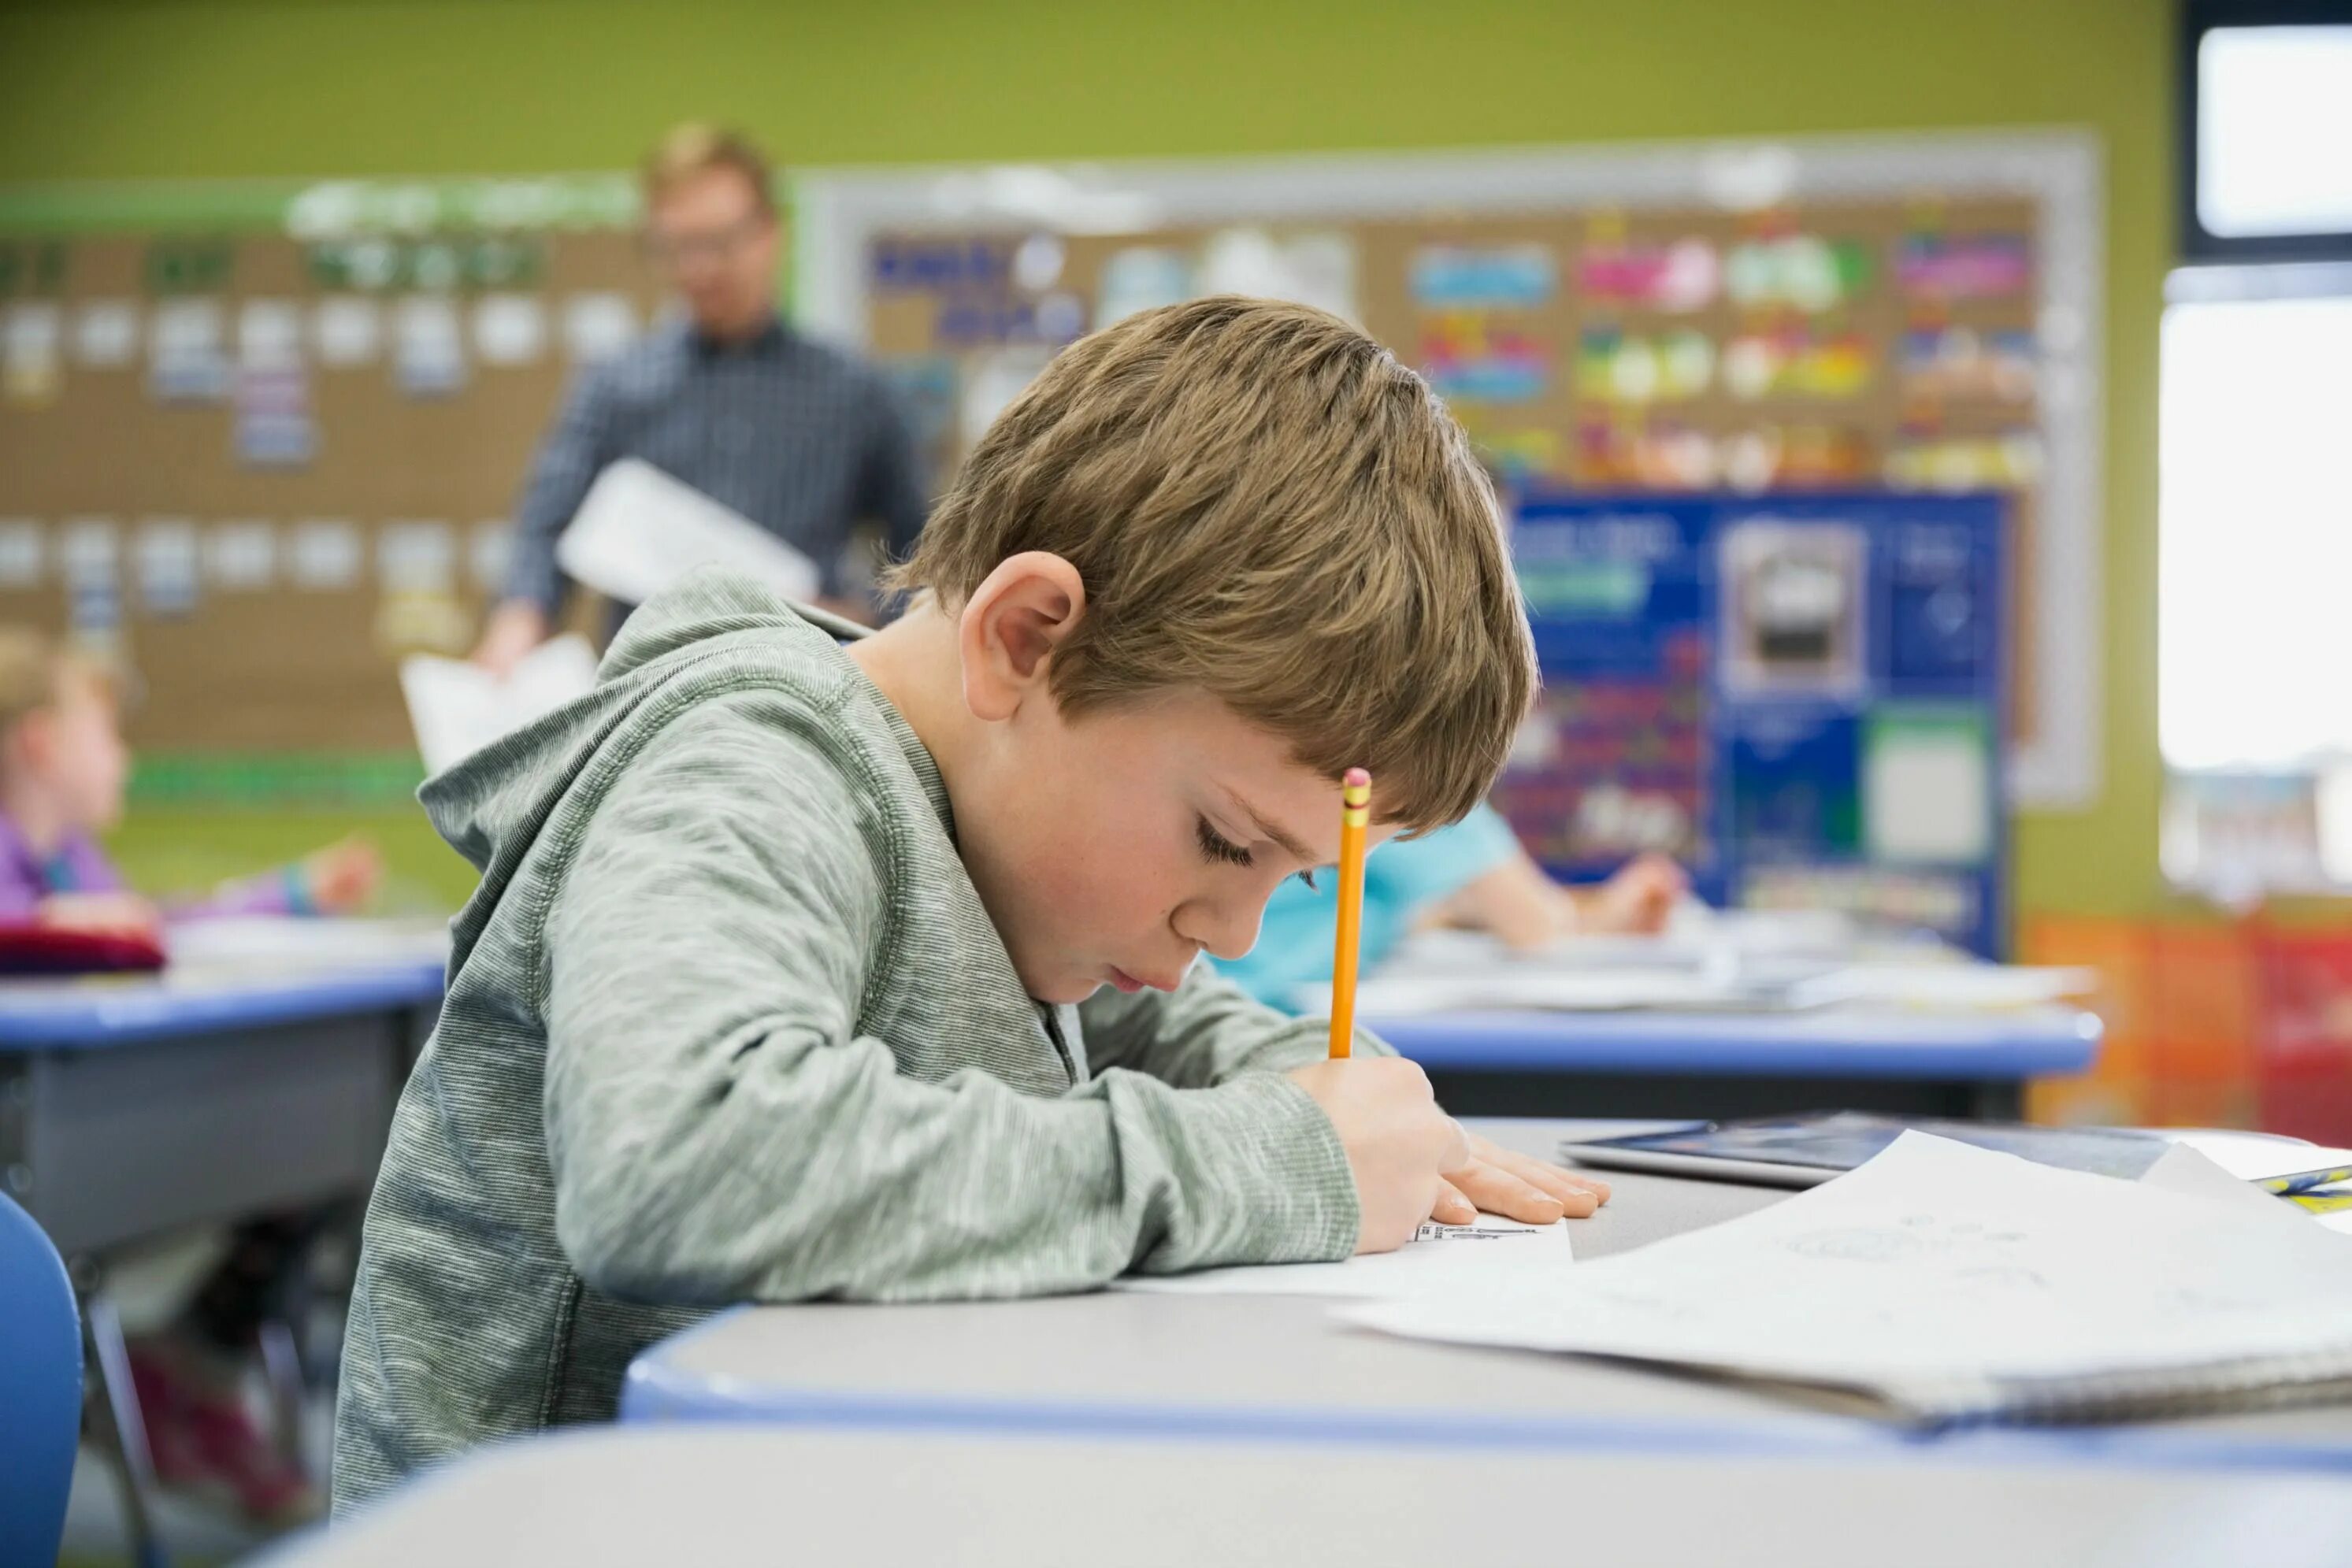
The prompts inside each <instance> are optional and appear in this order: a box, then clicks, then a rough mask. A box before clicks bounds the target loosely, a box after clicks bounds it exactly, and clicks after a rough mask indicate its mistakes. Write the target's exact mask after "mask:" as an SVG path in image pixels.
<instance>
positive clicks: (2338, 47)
mask: <svg viewBox="0 0 2352 1568" xmlns="http://www.w3.org/2000/svg"><path fill="white" fill-rule="evenodd" d="M2181 47H2182V59H2181V75H2182V81H2183V83H2184V84H2185V93H2184V101H2183V113H2182V117H2181V136H2180V142H2181V155H2182V156H2181V166H2182V171H2183V175H2184V183H2185V185H2186V189H2185V190H2184V191H2183V192H2182V200H2181V242H2182V243H2181V249H2182V251H2183V253H2184V254H2185V255H2186V256H2189V258H2191V259H2194V260H2200V261H2223V260H2230V261H2251V260H2254V259H2257V258H2288V257H2299V258H2305V259H2334V260H2345V259H2352V157H2347V155H2346V149H2347V148H2352V0H2189V3H2188V5H2187V8H2186V10H2185V12H2184V14H2183V26H2182V33H2181Z"/></svg>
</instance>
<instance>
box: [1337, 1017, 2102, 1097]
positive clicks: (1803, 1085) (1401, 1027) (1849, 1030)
mask: <svg viewBox="0 0 2352 1568" xmlns="http://www.w3.org/2000/svg"><path fill="white" fill-rule="evenodd" d="M1364 1021H1365V1027H1366V1028H1368V1029H1370V1030H1372V1032H1373V1033H1375V1034H1377V1035H1379V1036H1380V1037H1381V1039H1382V1040H1387V1041H1388V1042H1389V1043H1390V1044H1391V1045H1393V1046H1395V1047H1396V1048H1397V1050H1399V1051H1402V1052H1403V1053H1404V1054H1405V1055H1407V1056H1409V1057H1412V1059H1413V1060H1414V1061H1418V1062H1420V1063H1421V1064H1422V1066H1423V1067H1425V1068H1427V1069H1428V1070H1429V1076H1430V1081H1431V1082H1433V1083H1434V1084H1435V1085H1436V1087H1437V1094H1438V1098H1439V1099H1440V1100H1441V1101H1442V1102H1443V1103H1444V1104H1445V1106H1446V1108H1447V1109H1448V1110H1451V1111H1454V1112H1455V1113H1458V1114H1461V1115H1465V1116H1568V1115H1575V1116H1643V1117H1661V1116H1674V1117H1683V1118H1691V1117H1707V1118H1727V1117H1733V1116H1769V1115H1782V1114H1786V1113H1790V1112H1795V1111H1831V1110H1854V1111H1884V1112H1888V1113H1895V1114H1908V1115H1921V1116H1980V1117H1991V1118H1995V1119H2000V1120H2014V1119H2015V1118H2016V1117H2017V1116H2018V1114H2019V1113H2020V1110H2021V1104H2022V1094H2023V1089H2024V1083H2025V1081H2026V1080H2027V1079H2028V1078H2033V1077H2039V1076H2042V1075H2045V1074H2053V1073H2074V1072H2084V1071H2089V1069H2090V1067H2091V1064H2092V1062H2093V1061H2095V1060H2096V1058H2097V1056H2098V1051H2099V1036H2100V1026H2099V1020H2098V1019H2096V1018H2095V1017H2093V1016H2092V1015H2091V1014H2089V1013H2085V1012H2079V1011H2077V1010H2075V1009H2071V1008H2037V1009H2023V1010H2019V1011H2015V1012H1987V1013H1978V1014H1964V1013H1933V1012H1922V1011H1900V1010H1895V1009H1823V1010H1816V1011H1804V1012H1794V1013H1685V1012H1665V1011H1655V1012H1653V1011H1638V1012H1636V1011H1627V1012H1581V1013H1579V1012H1470V1013H1425V1014H1416V1015H1412V1016H1409V1017H1402V1018H1386V1019H1383V1018H1367V1019H1365V1020H1364Z"/></svg>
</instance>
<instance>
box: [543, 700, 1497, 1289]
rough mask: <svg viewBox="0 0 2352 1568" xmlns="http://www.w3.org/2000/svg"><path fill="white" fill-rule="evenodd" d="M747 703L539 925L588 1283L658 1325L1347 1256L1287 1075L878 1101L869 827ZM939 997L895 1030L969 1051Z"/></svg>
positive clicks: (669, 758)
mask: <svg viewBox="0 0 2352 1568" xmlns="http://www.w3.org/2000/svg"><path fill="white" fill-rule="evenodd" d="M772 701H773V699H771V698H768V697H766V696H765V695H747V696H743V697H737V698H732V699H729V700H728V701H727V702H723V703H715V704H710V705H707V706H706V707H704V708H703V709H701V710H698V712H696V713H694V714H690V715H688V716H685V717H682V718H680V719H678V720H677V721H676V722H674V723H673V724H672V725H671V726H670V727H668V728H667V730H665V731H664V732H663V733H662V734H661V735H659V736H657V737H656V738H655V739H654V741H653V742H652V743H651V744H650V745H649V746H648V747H646V751H645V752H644V754H642V755H641V756H640V757H639V758H636V759H635V761H634V762H633V763H631V764H630V765H629V766H628V768H626V770H625V772H624V773H623V774H622V776H621V777H620V779H618V780H617V781H616V782H615V784H614V787H613V789H612V790H611V792H610V793H609V794H608V795H607V796H606V797H605V799H604V801H603V802H602V803H601V805H600V806H599V807H598V809H597V810H595V812H594V814H593V817H592V818H591V820H590V822H589V825H588V827H587V829H586V831H584V833H583V836H582V839H581V841H580V842H579V844H578V846H577V848H576V851H575V852H574V854H573V858H572V864H571V869H570V871H569V873H567V875H566V877H565V880H564V883H563V885H562V888H561V890H560V891H559V892H558V893H557V894H555V897H554V901H553V904H552V907H551V910H550V912H549V915H548V926H547V934H546V951H547V953H548V971H547V991H546V998H545V1005H544V1017H545V1019H546V1022H547V1029H548V1048H547V1049H548V1062H547V1088H546V1102H545V1113H546V1125H547V1148H548V1155H549V1160H550V1164H551V1168H552V1172H553V1176H554V1179H555V1199H556V1228H557V1233H558V1235H559V1236H560V1237H561V1239H562V1243H563V1247H564V1249H565V1251H566V1253H567V1254H568V1255H569V1256H570V1258H571V1260H572V1265H573V1267H574V1268H576V1269H577V1270H579V1271H580V1272H581V1274H582V1275H583V1277H584V1278H586V1279H587V1280H589V1281H591V1282H593V1283H594V1284H596V1285H597V1286H599V1287H600V1288H603V1289H605V1290H608V1291H614V1292H615V1293H619V1294H623V1295H626V1296H631V1297H635V1298H641V1299H650V1300H660V1301H709V1302H717V1301H733V1300H743V1299H747V1298H749V1299H758V1300H772V1301H775V1300H793V1299H800V1298H806V1297H812V1296H820V1295H841V1296H856V1297H864V1298H883V1299H918V1298H939V1297H949V1296H987V1295H1009V1294H1015V1293H1024V1292H1035V1291H1054V1290H1068V1289H1075V1288H1079V1287H1083V1286H1087V1285H1092V1284H1097V1283H1100V1282H1101V1281H1106V1280H1108V1279H1110V1278H1112V1277H1113V1276H1115V1275H1117V1274H1119V1273H1121V1272H1124V1271H1127V1270H1129V1269H1133V1268H1144V1269H1150V1270H1179V1269H1188V1268H1197V1267H1202V1266H1205V1265H1210V1264H1217V1263H1228V1262H1244V1261H1275V1260H1304V1259H1330V1258H1339V1257H1344V1256H1346V1255H1347V1253H1348V1252H1349V1250H1350V1249H1352V1248H1354V1247H1355V1246H1356V1244H1357V1241H1358V1227H1359V1208H1358V1205H1357V1198H1356V1191H1355V1186H1354V1183H1353V1182H1352V1181H1351V1178H1350V1174H1349V1173H1350V1155H1349V1151H1350V1149H1351V1148H1352V1147H1353V1146H1354V1145H1350V1144H1347V1143H1345V1142H1344V1141H1343V1140H1344V1139H1345V1138H1346V1137H1348V1136H1350V1135H1351V1134H1346V1133H1345V1132H1344V1131H1340V1130H1335V1126H1334V1123H1333V1120H1332V1119H1331V1118H1330V1117H1328V1116H1327V1115H1326V1114H1325V1113H1324V1112H1323V1111H1322V1110H1320V1109H1318V1103H1317V1101H1316V1099H1315V1098H1313V1097H1311V1096H1310V1094H1309V1093H1308V1092H1306V1091H1305V1090H1303V1089H1302V1088H1301V1086H1300V1085H1299V1084H1298V1083H1296V1082H1291V1081H1289V1080H1287V1079H1286V1078H1283V1077H1281V1076H1278V1075H1272V1074H1262V1075H1251V1076H1248V1077H1246V1078H1244V1079H1241V1080H1237V1081H1236V1082H1233V1083H1230V1084H1227V1085H1225V1086H1223V1087H1222V1088H1216V1089H1207V1090H1201V1091H1195V1092H1182V1091H1179V1090H1176V1089H1174V1088H1171V1087H1170V1086H1168V1085H1166V1084H1164V1083H1160V1082H1152V1081H1150V1080H1149V1079H1145V1078H1143V1077H1140V1076H1139V1075H1136V1074H1132V1073H1114V1074H1111V1075H1110V1076H1109V1077H1108V1078H1105V1079H1097V1080H1096V1081H1095V1082H1091V1083H1089V1084H1087V1086H1086V1087H1085V1088H1084V1089H1082V1090H1077V1091H1075V1092H1069V1093H1066V1094H1063V1095H1060V1096H1059V1097H1045V1096H1040V1095H1035V1094H1026V1095H1024V1094H1022V1093H1019V1092H1015V1091H1014V1090H1013V1089H1012V1088H1010V1087H1008V1086H1007V1085H1006V1084H1005V1083H1003V1082H1001V1081H999V1080H998V1079H997V1078H994V1077H992V1076H990V1075H988V1074H987V1073H986V1072H983V1071H963V1072H961V1073H958V1074H956V1075H955V1076H954V1077H952V1078H950V1079H948V1080H946V1081H945V1082H917V1081H915V1080H913V1079H910V1078H908V1077H905V1076H902V1075H901V1074H900V1073H899V1071H898V1062H897V1061H896V1060H895V1059H894V1057H893V1055H892V1053H891V1051H890V1049H889V1047H888V1046H887V1044H886V1043H885V1042H884V1041H883V1040H879V1039H876V1038H874V1037H872V1036H870V1035H861V1034H859V1033H858V1032H857V1024H858V1020H859V1015H860V1011H861V998H863V997H864V995H865V991H866V985H867V982H868V979H869V977H870V973H871V966H873V965H874V964H876V963H877V962H884V961H887V957H888V955H889V953H890V950H891V946H892V943H893V940H894V933H893V932H892V930H891V929H890V924H891V920H892V915H891V912H890V910H889V909H888V907H887V900H886V898H885V895H884V888H883V884H882V880H881V876H880V873H879V871H878V863H877V853H878V852H879V846H880V844H881V842H882V841H884V839H885V836H886V835H887V833H888V832H889V831H890V829H889V827H888V825H887V822H885V821H880V820H879V819H878V816H877V812H876V811H875V810H874V809H873V806H872V804H871V801H870V799H866V798H864V796H865V795H866V793H870V792H861V791H859V790H857V789H853V788H852V787H851V786H850V785H849V783H848V782H847V780H846V779H845V777H844V775H843V771H842V768H843V766H844V764H843V763H841V762H838V761H836V760H835V758H833V757H832V756H831V755H829V753H828V751H827V750H826V749H825V747H826V746H827V742H826V741H825V740H824V737H820V736H810V735H807V734H806V733H805V732H803V733H799V734H793V733H786V732H785V730H784V729H783V726H784V725H788V724H792V723H794V722H799V723H802V724H804V723H805V719H804V718H802V719H799V720H797V721H796V720H795V719H794V718H793V716H791V715H790V714H788V713H781V712H780V713H778V714H775V715H769V714H767V713H765V712H763V711H762V706H761V705H763V704H766V703H770V702H772ZM730 706H731V707H733V708H734V709H735V710H736V711H735V712H734V713H732V714H730V713H728V712H727V711H725V710H727V709H728V708H730ZM779 706H781V705H779ZM933 983H934V984H935V985H936V987H937V994H936V1001H935V1004H934V1005H933V1006H932V1007H930V1008H929V1009H927V1010H926V1011H925V1012H924V1013H923V1014H922V1015H920V1016H916V1017H909V1018H905V1019H899V1020H897V1021H896V1022H894V1024H893V1028H894V1029H897V1030H907V1031H909V1035H910V1038H911V1034H912V1031H917V1030H924V1031H936V1033H937V1034H938V1035H942V1036H948V1037H950V1038H951V1037H952V1036H953V1035H954V1034H955V1032H956V1031H958V1030H968V1029H969V1028H970V1027H971V1026H970V1025H969V1024H968V1022H967V1021H966V1020H967V1019H968V1017H969V1014H968V1011H967V1009H963V1008H962V1007H961V1005H960V998H959V996H958V977H956V976H955V975H952V974H941V975H939V976H937V977H935V979H934V981H933ZM1004 1043H1005V1044H1009V1043H1010V1042H1004ZM993 1044H996V1042H992V1041H991V1040H985V1039H981V1038H973V1039H971V1040H968V1041H965V1042H962V1049H961V1050H960V1051H958V1052H957V1054H959V1055H961V1056H964V1057H968V1058H969V1060H970V1061H971V1062H972V1063H973V1065H974V1066H975V1067H978V1066H979V1065H980V1064H982V1063H983V1062H985V1061H987V1060H988V1058H989V1056H990V1054H991V1048H992V1045H993ZM998 1048H999V1049H1002V1046H999V1047H998ZM1039 1049H1040V1050H1043V1049H1044V1047H1043V1045H1042V1044H1041V1045H1040V1047H1039ZM1365 1065H1366V1066H1368V1067H1370V1066H1379V1065H1382V1064H1378V1063H1367V1064H1365ZM1440 1120H1442V1118H1441V1119H1440ZM1454 1135H1455V1136H1456V1137H1458V1134H1454ZM1432 1176H1433V1172H1432ZM1422 1212H1423V1214H1425V1213H1426V1212H1427V1209H1426V1207H1423V1210H1422ZM1388 1244H1393V1239H1390V1240H1389V1242H1388Z"/></svg>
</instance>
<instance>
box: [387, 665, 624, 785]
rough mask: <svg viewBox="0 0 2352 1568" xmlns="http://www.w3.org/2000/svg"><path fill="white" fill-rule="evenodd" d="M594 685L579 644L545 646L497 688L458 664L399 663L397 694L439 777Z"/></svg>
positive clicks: (592, 668) (495, 681)
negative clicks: (483, 748) (404, 701)
mask: <svg viewBox="0 0 2352 1568" xmlns="http://www.w3.org/2000/svg"><path fill="white" fill-rule="evenodd" d="M595 684H596V655H595V654H594V653H592V652H591V651H590V650H589V647H588V644H587V643H585V642H583V641H582V640H581V639H580V638H579V637H576V636H562V637H557V638H554V639H553V640H551V641H550V642H546V643H541V644H540V645H539V646H538V647H536V648H534V649H532V650H531V651H530V653H527V654H525V655H524V656H523V658H522V660H521V661H520V663H518V664H516V665H515V667H514V669H513V670H512V671H511V672H509V674H508V675H507V678H506V679H504V680H503V681H502V680H499V678H497V677H496V676H494V675H492V674H489V673H488V671H486V670H484V669H482V668H480V667H479V666H478V665H475V664H467V663H466V662H465V661H463V660H460V659H439V658H435V657H434V656H433V655H431V654H429V653H417V654H414V655H412V656H410V657H408V658H406V659H404V660H402V661H401V664H400V690H401V695H403V696H404V697H406V698H407V699H408V720H409V723H410V725H411V726H413V727H415V731H416V749H417V750H419V751H421V752H423V753H424V754H425V768H426V769H427V770H428V771H430V772H434V773H438V772H440V771H441V770H442V769H443V768H447V767H450V766H451V765H452V764H454V763H457V762H458V761H460V760H462V759H464V758H467V757H469V756H471V755H472V754H473V753H475V752H477V751H479V750H480V749H481V748H482V747H485V746H488V745H489V744H490V742H492V741H494V740H496V739H498V738H499V737H500V736H502V735H508V734H510V733H512V732H513V731H515V730H518V729H520V728H521V727H523V726H524V725H526V724H529V723H530V721H531V720H533V719H535V718H537V717H539V716H541V714H545V713H549V712H551V711H552V710H554V709H555V708H558V707H561V706H562V705H563V704H565V703H568V702H570V701H572V699H573V698H575V697H579V696H583V695H586V693H587V692H588V690H589V688H590V687H592V686H593V685H595Z"/></svg>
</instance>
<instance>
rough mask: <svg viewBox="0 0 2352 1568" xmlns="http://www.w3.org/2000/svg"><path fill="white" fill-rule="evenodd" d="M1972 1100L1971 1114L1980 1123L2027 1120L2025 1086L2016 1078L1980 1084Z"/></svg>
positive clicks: (1976, 1087)
mask: <svg viewBox="0 0 2352 1568" xmlns="http://www.w3.org/2000/svg"><path fill="white" fill-rule="evenodd" d="M1970 1098H1971V1100H1972V1102H1973V1103H1971V1105H1970V1106H1969V1114H1971V1115H1973V1116H1974V1117H1975V1118H1976V1119H1977V1120H1978V1121H1979V1122H2022V1121H2024V1120H2025V1085H2024V1084H2022V1083H2021V1082H2018V1081H2017V1080H2016V1079H2014V1078H2011V1079H2004V1080H2000V1081H1996V1082H1984V1083H1979V1084H1977V1085H1975V1086H1974V1093H1973V1094H1972V1095H1971V1096H1970Z"/></svg>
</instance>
